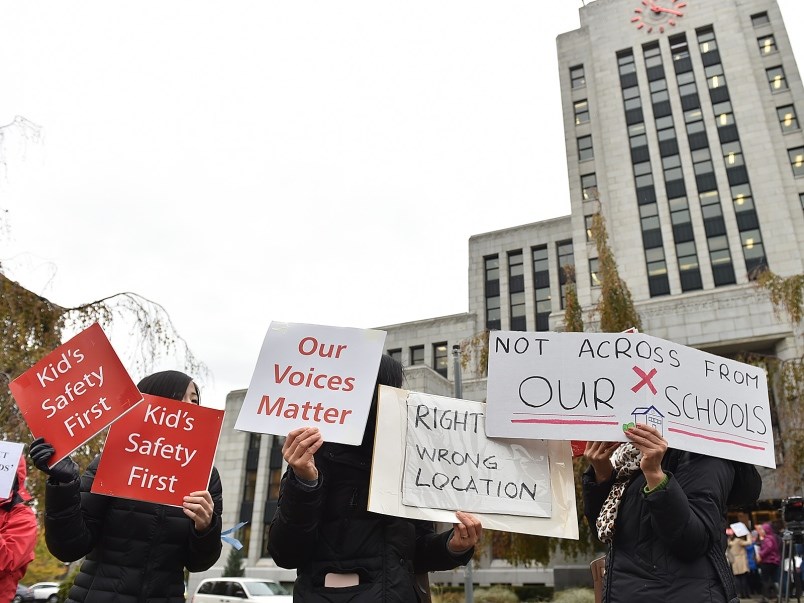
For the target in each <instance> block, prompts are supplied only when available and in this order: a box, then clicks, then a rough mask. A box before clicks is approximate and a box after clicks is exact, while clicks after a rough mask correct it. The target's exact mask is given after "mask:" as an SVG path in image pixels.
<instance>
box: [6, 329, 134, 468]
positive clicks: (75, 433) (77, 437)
mask: <svg viewBox="0 0 804 603" xmlns="http://www.w3.org/2000/svg"><path fill="white" fill-rule="evenodd" d="M9 388H10V389H11V394H12V395H13V396H14V400H15V401H16V402H17V406H18V407H19V408H20V411H21V412H22V416H23V417H24V418H25V422H26V423H27V424H28V428H29V429H30V430H31V433H32V434H33V436H34V437H35V438H38V437H44V438H45V439H46V440H47V441H48V442H49V443H50V444H52V445H53V447H54V448H55V452H54V454H53V456H52V457H50V465H51V466H53V465H55V464H56V463H57V462H58V461H60V460H61V459H63V458H64V457H66V456H67V455H68V454H70V453H71V452H72V451H73V450H75V449H76V448H78V447H79V446H80V445H81V444H83V443H84V442H86V441H87V440H89V439H90V438H92V436H94V435H96V434H97V433H99V432H101V431H102V430H103V429H104V428H106V427H107V426H108V425H110V424H111V423H112V422H114V421H115V420H117V419H118V418H119V417H120V416H122V415H123V414H124V413H126V412H127V411H129V410H130V409H131V408H132V407H133V406H134V405H135V404H137V403H138V402H139V401H140V400H142V394H140V392H139V390H137V386H136V385H135V384H134V382H133V381H132V380H131V377H130V376H129V374H128V373H127V372H126V369H125V368H123V363H122V362H120V359H119V358H118V357H117V354H116V353H115V351H114V348H112V345H111V343H109V340H108V338H107V337H106V334H105V333H104V332H103V329H101V327H100V325H99V324H98V323H95V324H93V325H92V326H90V327H89V328H87V329H85V330H83V331H81V332H80V333H79V334H78V335H76V336H75V337H73V338H72V339H70V340H69V341H68V342H66V343H64V344H62V345H60V346H59V347H57V348H56V349H55V350H53V351H52V352H51V353H50V354H48V355H47V356H45V357H44V358H43V359H42V360H40V361H39V362H37V363H36V364H35V365H34V366H33V367H31V368H30V369H28V370H27V371H25V373H23V374H22V375H20V376H19V377H17V378H16V379H14V381H12V382H11V383H10V384H9Z"/></svg>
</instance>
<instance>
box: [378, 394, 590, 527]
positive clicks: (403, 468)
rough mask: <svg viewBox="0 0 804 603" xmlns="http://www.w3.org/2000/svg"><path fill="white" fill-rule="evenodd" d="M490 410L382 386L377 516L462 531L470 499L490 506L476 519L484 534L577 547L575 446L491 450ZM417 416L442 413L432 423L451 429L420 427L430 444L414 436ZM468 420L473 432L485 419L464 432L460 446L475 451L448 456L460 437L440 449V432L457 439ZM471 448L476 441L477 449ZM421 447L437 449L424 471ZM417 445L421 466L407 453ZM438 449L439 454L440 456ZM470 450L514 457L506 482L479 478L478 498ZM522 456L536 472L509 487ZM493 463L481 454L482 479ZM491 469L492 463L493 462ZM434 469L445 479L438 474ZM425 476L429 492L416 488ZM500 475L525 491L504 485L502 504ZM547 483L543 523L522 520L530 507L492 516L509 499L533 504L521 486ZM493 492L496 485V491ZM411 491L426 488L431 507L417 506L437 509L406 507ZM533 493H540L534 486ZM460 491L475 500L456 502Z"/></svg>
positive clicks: (516, 444) (517, 444) (506, 443)
mask: <svg viewBox="0 0 804 603" xmlns="http://www.w3.org/2000/svg"><path fill="white" fill-rule="evenodd" d="M485 406H486V405H484V404H482V403H480V402H467V401H466V400H457V399H454V398H444V397H441V396H432V395H430V394H423V393H419V392H409V391H407V390H403V389H396V388H393V387H386V386H384V385H383V386H380V397H379V408H378V412H377V435H376V439H375V444H374V456H373V460H372V464H371V484H370V486H369V502H368V510H369V511H372V512H374V513H383V514H385V515H394V516H397V517H407V518H409V519H424V520H427V521H438V522H444V523H455V522H457V518H456V517H455V511H463V510H467V509H466V508H461V506H457V505H463V504H471V503H472V501H471V500H470V499H472V498H474V499H483V501H482V502H481V504H480V507H479V508H482V509H484V510H482V511H471V512H472V513H473V514H474V515H476V516H477V517H478V518H479V519H480V520H481V522H482V523H483V527H484V528H488V529H490V530H503V531H506V532H518V533H521V534H536V535H541V536H552V537H556V538H571V539H576V540H577V538H578V517H577V514H576V509H575V484H574V481H573V480H574V477H573V472H572V459H571V456H570V446H569V442H562V441H545V442H536V441H530V442H528V441H522V440H519V441H515V440H495V441H493V442H491V441H489V440H488V439H487V438H486V436H485V434H484V433H483V429H481V428H480V426H482V420H483V417H484V411H485V410H487V409H484V407H485ZM411 408H414V409H419V410H414V411H413V412H414V413H415V412H419V413H420V416H421V419H422V420H423V421H424V420H427V418H428V417H425V416H424V414H423V413H424V412H425V411H424V409H429V410H430V411H431V413H432V411H434V410H435V411H438V415H436V414H429V419H433V418H435V419H436V421H437V422H438V421H440V420H441V419H442V418H443V417H446V419H444V424H443V425H439V427H438V428H437V429H433V430H430V432H428V431H427V430H426V428H424V426H423V425H419V426H418V427H417V428H416V429H417V431H423V432H424V433H427V434H428V435H427V437H426V438H424V437H422V435H421V434H417V435H413V434H411V435H410V436H409V435H408V428H409V425H410V413H411V410H410V409H411ZM458 409H462V410H463V411H465V412H466V413H467V414H466V415H463V414H461V415H460V416H456V415H455V414H454V412H455V411H456V410H458ZM442 411H443V412H444V413H445V414H444V415H442V414H441V412H442ZM450 413H453V414H452V417H450ZM464 416H466V425H467V426H468V425H469V424H470V423H469V421H470V420H471V422H472V425H473V424H474V420H475V419H474V417H477V420H478V429H477V431H475V430H474V426H472V429H471V430H469V429H467V431H466V432H464V436H463V437H461V438H459V439H460V445H461V446H464V445H465V446H467V450H453V451H449V450H444V452H443V453H442V449H445V448H446V447H447V445H448V442H449V443H450V444H455V445H456V447H457V445H458V444H459V442H458V441H455V440H454V437H453V436H447V439H445V440H444V441H443V443H444V446H440V444H441V442H439V441H438V436H437V434H436V433H435V432H436V431H451V432H457V431H458V429H460V428H461V424H462V423H463V422H464V421H463V417H464ZM450 418H451V419H452V423H451V428H447V427H445V425H448V424H450ZM455 419H457V421H456V420H455ZM486 419H487V417H486ZM414 423H415V414H414ZM414 427H415V425H414ZM470 433H471V435H470ZM469 440H474V441H472V442H471V443H469ZM417 441H420V442H421V441H429V442H430V446H431V447H430V449H429V451H428V452H427V453H424V452H422V455H423V456H424V457H425V458H431V459H433V460H431V461H429V462H428V463H426V464H422V462H421V459H420V457H419V452H418V451H417V450H416V448H415V442H417ZM409 442H410V443H411V444H413V451H412V454H413V455H414V457H413V458H411V457H410V455H409V454H407V452H406V451H407V449H408V444H409ZM420 446H421V444H420ZM433 446H435V447H437V448H436V450H437V452H435V454H434V451H433ZM469 450H475V451H482V450H486V451H489V453H491V454H494V455H496V454H498V451H500V450H505V451H507V452H505V453H501V455H502V454H510V456H511V458H510V461H511V463H510V464H509V465H508V466H507V467H506V468H505V470H504V472H500V474H497V473H496V472H495V470H490V472H489V474H488V475H485V476H483V477H480V476H479V475H478V478H477V479H475V488H476V489H477V492H475V491H474V489H475V488H473V487H468V484H469V481H468V478H469V477H471V476H470V475H469V474H468V473H467V472H466V470H467V466H466V465H467V463H466V462H464V460H467V461H468V464H469V465H471V466H472V469H475V466H474V464H475V463H474V461H473V460H472V459H478V456H476V455H475V456H473V453H472V452H469ZM452 452H454V453H457V455H456V456H453V455H452V454H451V453H452ZM491 454H489V455H488V456H490V455H491ZM542 454H543V455H545V456H546V464H547V469H546V471H547V475H544V471H545V469H544V464H543V463H542V460H543V459H542V458H541V457H540V455H542ZM517 456H518V458H520V459H527V460H528V463H529V464H531V467H530V469H528V470H523V471H520V472H519V473H518V474H517V475H516V476H514V477H512V478H511V479H510V480H509V479H508V476H513V474H514V472H515V469H514V467H513V459H514V458H517ZM485 458H488V457H484V456H483V453H480V458H479V460H477V465H478V468H477V470H476V471H477V473H478V474H479V472H480V469H479V468H480V467H482V466H483V465H484V459H485ZM488 462H489V463H490V460H489V461H488ZM490 464H491V463H490ZM419 466H421V467H422V468H423V469H424V470H425V471H429V472H432V473H429V478H433V476H434V475H435V473H436V472H438V473H441V474H443V475H444V476H447V477H448V478H449V482H450V484H449V486H447V484H445V483H444V482H445V477H436V478H435V480H436V481H435V484H434V482H433V479H428V478H425V477H424V476H425V473H424V471H423V472H422V473H421V474H418V471H417V468H418V467H419ZM434 469H437V470H438V471H433V470H434ZM539 472H541V474H540V473H539ZM417 474H418V475H419V478H420V482H422V485H421V486H416V482H415V479H416V475H417ZM495 475H497V476H498V477H504V479H505V480H506V484H507V483H508V482H509V481H510V482H514V483H517V482H519V483H520V486H517V492H516V493H515V492H514V490H513V487H512V486H508V491H507V492H506V490H505V485H503V486H501V487H500V492H499V493H500V496H497V485H496V484H495V485H493V487H492V485H491V484H492V481H491V480H494V479H495V477H493V476H495ZM541 477H546V479H547V483H542V488H541V489H539V490H538V493H537V494H536V495H535V496H534V499H539V498H543V499H548V498H549V502H548V503H546V505H544V506H543V507H542V512H543V513H544V515H543V516H539V517H535V516H532V515H531V514H529V515H523V514H520V513H522V508H523V507H525V506H527V505H525V504H524V503H523V505H522V506H518V508H517V509H515V513H516V514H512V513H495V512H489V511H488V509H492V508H497V506H498V505H499V504H500V503H502V504H507V502H506V501H504V500H502V499H503V498H504V497H505V498H508V499H509V501H512V500H517V499H520V496H521V497H522V498H525V496H527V497H530V495H529V494H526V493H522V492H520V490H521V483H523V482H524V483H526V484H530V483H531V482H532V481H533V480H534V478H535V479H536V483H539V482H540V480H541ZM439 480H440V481H439ZM481 480H488V481H481ZM427 481H429V483H430V484H431V487H429V488H428V487H427V486H425V485H423V483H425V482H427ZM496 481H497V482H498V483H499V482H502V481H503V479H496ZM403 484H404V486H403ZM486 484H489V485H488V487H487V486H486ZM410 486H412V487H416V488H419V489H420V491H421V492H422V493H423V494H422V496H423V500H421V501H417V504H432V505H433V506H432V507H429V506H412V505H409V504H405V502H404V501H403V499H404V498H405V497H406V496H409V494H410V493H409V492H408V493H406V492H404V491H403V490H408V489H409V487H410ZM442 486H443V487H442ZM528 487H531V488H532V486H528ZM459 490H462V491H463V492H458V494H461V495H465V494H468V495H469V496H468V498H466V497H463V498H460V499H459V498H457V497H454V496H453V495H454V494H455V492H456V491H459ZM548 491H549V496H544V497H543V496H542V494H546V493H547V492H548ZM494 499H496V500H494ZM530 504H532V505H533V506H537V503H536V502H531V503H530ZM453 505H456V506H453ZM448 509H449V510H448Z"/></svg>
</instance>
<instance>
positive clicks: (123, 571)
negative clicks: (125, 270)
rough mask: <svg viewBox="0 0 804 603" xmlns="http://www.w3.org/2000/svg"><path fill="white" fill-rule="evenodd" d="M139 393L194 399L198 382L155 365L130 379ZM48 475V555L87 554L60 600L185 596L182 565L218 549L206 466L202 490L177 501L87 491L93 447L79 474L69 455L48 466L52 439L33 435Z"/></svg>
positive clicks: (218, 498) (216, 503)
mask: <svg viewBox="0 0 804 603" xmlns="http://www.w3.org/2000/svg"><path fill="white" fill-rule="evenodd" d="M137 388H138V389H139V390H140V391H141V392H142V393H145V394H151V395H154V396H161V397H163V398H172V399H174V400H182V401H184V402H189V403H192V404H198V403H199V393H198V387H197V386H196V384H195V383H194V382H193V380H192V378H191V377H189V376H188V375H185V374H184V373H181V372H179V371H162V372H159V373H154V374H152V375H149V376H148V377H145V378H144V379H143V380H142V381H140V382H139V383H138V384H137ZM28 454H29V456H30V457H31V459H32V461H33V463H34V465H35V466H36V467H37V468H38V469H40V470H42V471H44V472H45V473H47V474H48V475H49V476H50V477H49V478H48V480H47V485H46V487H45V540H46V542H47V547H48V549H49V550H50V552H51V553H52V554H53V556H54V557H56V558H57V559H60V560H61V561H76V560H78V559H81V558H82V557H86V558H85V559H84V561H83V562H82V563H81V569H80V571H79V573H78V574H77V575H76V577H75V581H74V583H73V586H72V587H71V588H70V592H69V594H68V597H67V603H107V602H109V601H115V602H117V603H140V602H142V603H147V602H157V601H158V602H160V603H184V600H185V599H184V568H187V570H188V571H191V572H200V571H204V570H207V569H209V568H210V567H212V565H213V564H214V563H215V562H216V561H217V560H218V558H219V557H220V553H221V548H222V543H221V513H222V511H223V492H222V489H221V480H220V476H219V475H218V471H217V469H215V468H214V467H213V469H212V474H211V476H210V480H209V486H208V487H207V490H203V491H198V492H191V493H189V494H188V495H187V496H185V497H184V504H183V506H182V507H173V506H168V505H159V504H154V503H149V502H143V501H137V500H129V499H125V498H117V497H114V496H104V495H99V494H92V493H91V492H90V489H91V487H92V482H93V480H94V477H95V471H96V470H97V467H98V463H99V461H100V454H99V455H98V456H96V457H95V458H94V459H93V460H92V462H91V463H90V465H89V467H88V468H87V470H86V471H85V472H84V474H83V476H81V478H80V480H79V476H78V467H77V465H76V464H75V462H74V461H73V460H72V459H71V458H70V457H69V456H68V457H66V458H64V459H62V460H61V461H59V462H58V463H56V464H55V465H54V466H53V467H48V465H47V461H48V459H50V457H51V456H52V455H53V446H52V445H51V444H48V443H47V442H46V441H45V440H44V439H43V438H37V439H36V440H34V441H33V442H32V444H31V447H30V450H29V452H28Z"/></svg>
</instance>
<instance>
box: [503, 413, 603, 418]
mask: <svg viewBox="0 0 804 603" xmlns="http://www.w3.org/2000/svg"><path fill="white" fill-rule="evenodd" d="M511 414H512V415H528V416H533V415H534V414H535V415H536V416H537V417H594V418H596V419H608V418H611V417H614V416H616V415H589V414H585V413H577V412H576V413H571V412H562V413H558V412H540V413H538V414H536V413H532V412H512V413H511Z"/></svg>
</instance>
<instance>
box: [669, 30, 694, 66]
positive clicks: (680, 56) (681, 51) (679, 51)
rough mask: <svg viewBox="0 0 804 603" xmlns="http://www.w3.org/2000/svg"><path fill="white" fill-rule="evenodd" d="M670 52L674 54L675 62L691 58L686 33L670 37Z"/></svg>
mask: <svg viewBox="0 0 804 603" xmlns="http://www.w3.org/2000/svg"><path fill="white" fill-rule="evenodd" d="M670 54H671V55H672V56H673V62H676V61H682V60H684V59H688V58H690V49H689V47H688V46H687V37H686V36H685V35H684V34H680V35H677V36H673V37H672V38H670Z"/></svg>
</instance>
